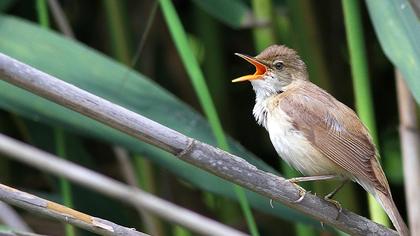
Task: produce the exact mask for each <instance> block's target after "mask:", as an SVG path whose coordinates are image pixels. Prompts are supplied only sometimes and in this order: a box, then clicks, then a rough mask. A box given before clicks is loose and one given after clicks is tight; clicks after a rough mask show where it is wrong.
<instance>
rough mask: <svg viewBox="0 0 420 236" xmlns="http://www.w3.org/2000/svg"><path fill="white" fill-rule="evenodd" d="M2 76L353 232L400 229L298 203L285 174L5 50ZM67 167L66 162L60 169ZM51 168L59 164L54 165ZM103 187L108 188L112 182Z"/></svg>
mask: <svg viewBox="0 0 420 236" xmlns="http://www.w3.org/2000/svg"><path fill="white" fill-rule="evenodd" d="M0 77H1V79H3V80H5V81H7V82H9V83H11V84H14V85H16V86H19V87H21V88H24V89H26V90H28V91H31V92H33V93H35V94H38V95H40V96H42V97H44V98H47V99H49V100H51V101H54V102H56V103H58V104H61V105H63V106H65V107H67V108H70V109H73V110H75V111H77V112H80V113H82V114H84V115H86V116H88V117H91V118H93V119H95V120H97V121H100V122H102V123H105V124H107V125H109V126H110V127H113V128H116V129H118V130H120V131H122V132H124V133H127V134H129V135H131V136H133V137H136V138H138V139H139V140H142V141H144V142H147V143H149V144H152V145H154V146H157V147H159V148H161V149H163V150H165V151H167V152H170V153H172V154H174V155H176V156H177V157H178V158H179V159H181V160H184V161H186V162H188V163H190V164H192V165H195V166H197V167H200V168H202V169H204V170H206V171H208V172H211V173H213V174H215V175H218V176H220V177H221V178H224V179H227V180H228V181H230V182H233V183H236V184H239V185H241V186H243V187H245V188H248V189H250V190H252V191H255V192H257V193H260V194H261V195H264V196H266V197H267V198H268V199H273V200H275V201H279V202H281V203H283V204H285V205H287V206H289V207H291V208H294V209H296V210H298V211H300V212H303V213H304V214H306V215H308V216H310V217H313V218H315V219H317V220H320V221H322V222H324V223H327V224H330V225H332V226H334V227H337V228H338V229H340V230H342V231H344V232H346V233H349V234H351V235H369V234H376V235H396V232H395V231H393V230H390V229H387V228H386V227H384V226H382V225H379V224H376V223H374V222H372V221H370V220H368V219H366V218H364V217H362V216H359V215H357V214H355V213H352V212H350V211H347V210H343V211H342V213H341V214H340V218H339V219H336V216H337V208H336V207H335V206H334V205H333V204H331V203H329V202H327V201H325V200H323V199H321V198H319V197H317V196H314V195H312V194H306V196H305V198H304V199H303V200H302V201H301V202H299V203H298V204H296V203H295V200H296V199H298V198H299V197H300V194H299V193H300V191H299V189H297V188H296V187H295V186H294V185H293V184H291V183H290V182H288V181H285V179H284V178H281V177H279V176H275V175H273V174H271V173H267V172H264V171H262V170H259V169H257V168H256V167H255V166H253V165H251V164H250V163H248V162H246V161H245V160H243V159H241V158H240V157H237V156H234V155H232V154H230V153H227V152H224V151H222V150H220V149H217V148H215V147H212V146H210V145H208V144H205V143H201V142H199V141H196V140H193V139H192V138H190V137H187V136H185V135H183V134H181V133H179V132H177V131H175V130H172V129H170V128H168V127H165V126H163V125H160V124H158V123H156V122H154V121H152V120H149V119H147V118H145V117H143V116H141V115H139V114H136V113H134V112H132V111H129V110H127V109H125V108H123V107H121V106H118V105H116V104H113V103H111V102H109V101H107V100H105V99H102V98H100V97H98V96H95V95H93V94H90V93H88V92H86V91H84V90H82V89H79V88H77V87H76V86H74V85H71V84H68V83H66V82H64V81H61V80H59V79H57V78H55V77H53V76H51V75H48V74H46V73H44V72H41V71H39V70H37V69H35V68H33V67H30V66H28V65H26V64H24V63H22V62H19V61H17V60H15V59H12V58H10V57H8V56H6V55H4V54H0ZM28 159H29V160H30V159H31V158H28ZM55 161H62V160H55ZM48 164H50V163H40V168H43V169H46V168H47V166H48ZM32 165H33V164H32ZM59 167H60V166H57V168H59ZM62 169H63V168H62V167H61V168H60V170H62ZM64 170H66V169H63V171H64ZM50 171H57V169H56V168H51V170H50ZM66 177H67V178H69V177H68V176H66ZM70 177H71V176H70ZM69 179H71V178H69ZM103 187H104V188H105V189H108V186H106V185H105V186H103ZM99 190H101V191H103V189H98V191H99ZM165 210H167V209H165Z"/></svg>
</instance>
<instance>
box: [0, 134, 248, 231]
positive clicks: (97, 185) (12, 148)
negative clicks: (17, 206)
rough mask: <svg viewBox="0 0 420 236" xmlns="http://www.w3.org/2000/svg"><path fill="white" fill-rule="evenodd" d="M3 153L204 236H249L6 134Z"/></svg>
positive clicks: (1, 142)
mask: <svg viewBox="0 0 420 236" xmlns="http://www.w3.org/2000/svg"><path fill="white" fill-rule="evenodd" d="M0 153H3V154H5V155H6V156H9V157H12V158H13V159H15V160H18V161H21V162H23V163H26V164H28V165H31V166H34V167H36V168H38V169H40V170H43V171H47V172H50V173H53V174H56V175H58V176H62V177H64V178H66V179H68V180H70V181H73V182H75V183H79V184H80V185H83V186H85V187H86V188H90V189H92V190H94V191H97V192H100V193H102V194H104V195H107V196H109V197H112V198H116V199H119V200H121V201H122V202H126V203H129V204H132V205H133V206H135V207H136V208H143V209H144V210H147V211H149V212H150V213H154V214H156V215H159V216H160V217H162V218H164V219H167V220H170V221H172V222H175V223H178V224H181V225H183V226H185V227H187V228H189V229H191V230H193V231H196V232H198V233H200V234H204V235H233V236H244V235H245V234H243V233H241V232H239V231H237V230H235V229H232V228H230V227H228V226H225V225H223V224H221V223H218V222H216V221H214V220H212V219H209V218H206V217H204V216H201V215H199V214H197V213H195V212H192V211H190V210H187V209H185V208H181V207H178V206H176V205H174V204H173V203H170V202H167V201H165V200H163V199H160V198H157V197H155V196H153V195H151V194H149V193H147V192H144V191H142V190H140V189H138V188H133V187H131V186H128V185H125V184H123V183H121V182H118V181H116V180H113V179H111V178H109V177H106V176H104V175H101V174H98V173H96V172H93V171H91V170H89V169H87V168H84V167H81V166H78V165H76V164H73V163H71V162H69V161H67V160H64V159H61V158H58V157H56V156H54V155H52V154H49V153H47V152H44V151H42V150H39V149H36V148H34V147H32V146H30V145H27V144H25V143H22V142H19V141H17V140H14V139H12V138H9V137H7V136H5V135H3V134H0ZM0 199H1V197H0ZM5 201H6V200H5ZM74 217H75V219H77V220H79V221H80V220H81V221H83V219H84V218H85V217H83V215H82V217H77V215H74Z"/></svg>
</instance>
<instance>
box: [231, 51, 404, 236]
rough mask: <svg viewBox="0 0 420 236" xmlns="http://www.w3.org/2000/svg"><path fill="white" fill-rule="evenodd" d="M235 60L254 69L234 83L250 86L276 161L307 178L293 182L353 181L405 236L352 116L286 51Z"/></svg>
mask: <svg viewBox="0 0 420 236" xmlns="http://www.w3.org/2000/svg"><path fill="white" fill-rule="evenodd" d="M236 55H238V56H240V57H242V58H244V59H245V60H247V61H248V62H250V63H251V64H253V65H254V66H255V68H256V72H255V73H254V74H253V75H245V76H242V77H240V78H237V79H235V80H233V81H232V82H240V81H250V82H251V84H252V87H253V89H254V91H255V94H256V103H255V106H254V110H253V114H254V116H255V119H256V120H257V122H258V124H260V125H262V126H264V127H265V128H266V129H267V131H268V133H269V135H270V139H271V142H272V143H273V145H274V148H275V149H276V151H277V153H278V154H279V155H280V157H281V158H282V159H283V160H284V161H286V162H287V163H288V164H289V165H290V166H292V167H293V168H295V169H297V170H298V171H299V172H301V173H302V174H303V175H305V176H306V177H300V178H294V179H292V180H291V181H292V182H300V181H312V180H325V179H332V178H337V179H340V180H342V181H343V184H344V183H345V182H346V181H347V180H352V181H355V182H357V183H359V184H360V185H361V186H362V187H363V188H364V189H365V190H366V191H368V192H369V193H370V194H372V195H373V196H374V197H375V198H376V200H377V201H378V202H379V203H380V204H381V205H382V207H383V208H384V209H385V211H386V213H387V214H388V216H389V218H390V219H391V221H392V223H393V224H394V226H395V228H396V229H397V231H398V232H399V233H400V235H404V236H406V235H409V231H408V228H407V226H406V224H405V223H404V221H403V219H402V218H401V215H400V214H399V212H398V209H397V207H396V206H395V203H394V201H393V200H392V196H391V191H390V188H389V185H388V181H387V179H386V177H385V174H384V172H383V170H382V168H381V166H380V163H379V161H378V152H377V150H376V147H375V145H374V144H373V142H372V138H371V137H370V135H369V132H368V130H367V129H366V127H365V126H364V125H363V124H362V122H361V121H360V119H359V118H358V117H357V115H356V113H355V112H354V111H353V110H351V109H350V108H348V107H347V106H346V105H344V104H343V103H341V102H339V101H338V100H336V99H335V98H334V97H333V96H331V95H330V94H328V93H327V92H326V91H324V90H323V89H321V88H319V87H318V86H316V85H315V84H313V83H311V82H310V81H309V80H308V73H307V71H306V66H305V63H304V62H303V61H302V60H301V59H300V57H299V55H298V54H297V53H296V52H295V51H294V50H292V49H290V48H287V47H285V46H282V45H273V46H270V47H268V48H267V49H265V50H264V51H263V52H261V53H260V54H259V55H258V56H256V57H251V56H246V55H243V54H236ZM343 184H342V185H343ZM342 185H341V186H342ZM341 186H340V187H341ZM340 187H339V188H340ZM339 188H337V189H336V190H334V191H333V192H332V193H331V194H329V195H327V198H328V197H331V196H332V195H334V194H335V193H336V192H337V191H338V190H339ZM303 196H304V194H303V195H302V198H303ZM340 209H341V208H340Z"/></svg>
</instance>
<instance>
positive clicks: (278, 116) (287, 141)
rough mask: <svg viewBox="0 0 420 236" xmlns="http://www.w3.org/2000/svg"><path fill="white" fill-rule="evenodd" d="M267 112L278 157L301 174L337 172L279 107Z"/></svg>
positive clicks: (311, 174) (330, 162)
mask: <svg viewBox="0 0 420 236" xmlns="http://www.w3.org/2000/svg"><path fill="white" fill-rule="evenodd" d="M273 110H274V111H273V112H268V113H267V127H266V128H267V130H268V132H269V134H270V139H271V142H272V144H273V146H274V148H275V149H276V151H277V153H278V154H279V155H280V157H281V158H282V159H283V160H284V161H286V162H287V163H288V164H289V165H290V166H292V167H293V168H295V169H297V170H298V171H299V172H301V173H302V174H303V175H306V176H314V175H330V174H337V175H341V173H337V172H339V170H340V168H338V166H337V165H336V164H334V163H333V162H332V161H330V160H329V159H328V158H326V157H324V156H323V155H322V154H321V153H320V152H319V151H318V150H316V149H315V148H314V147H313V146H312V145H311V144H310V142H309V141H308V140H307V139H306V138H305V137H304V136H303V134H302V133H301V132H300V131H298V130H296V129H295V128H294V127H293V124H292V122H291V120H290V117H289V116H287V114H286V113H284V112H283V111H282V110H281V109H279V108H278V109H273Z"/></svg>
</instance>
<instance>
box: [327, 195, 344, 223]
mask: <svg viewBox="0 0 420 236" xmlns="http://www.w3.org/2000/svg"><path fill="white" fill-rule="evenodd" d="M324 200H325V201H327V202H330V203H332V204H334V206H335V207H336V208H337V210H338V213H337V216H336V217H335V220H338V218H339V217H340V214H341V212H342V211H343V207H341V204H340V203H339V202H338V201H336V200H334V199H331V196H330V194H328V195H326V196H325V197H324Z"/></svg>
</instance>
